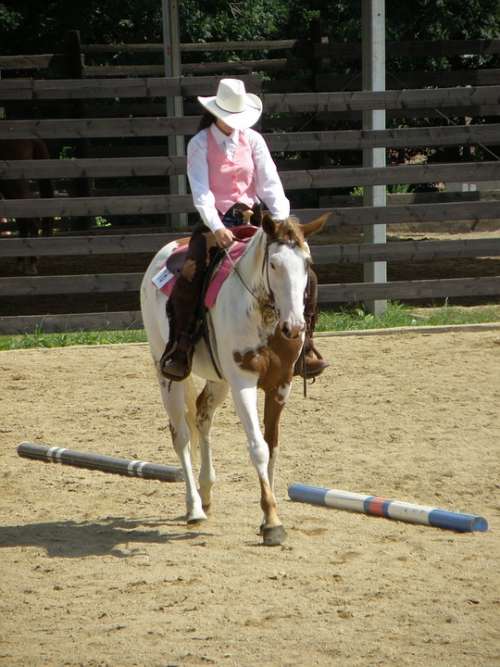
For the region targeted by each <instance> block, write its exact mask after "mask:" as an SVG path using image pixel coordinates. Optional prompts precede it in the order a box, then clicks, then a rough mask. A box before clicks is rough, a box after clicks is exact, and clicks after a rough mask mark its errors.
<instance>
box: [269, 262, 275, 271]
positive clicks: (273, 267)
mask: <svg viewBox="0 0 500 667" xmlns="http://www.w3.org/2000/svg"><path fill="white" fill-rule="evenodd" d="M270 264H271V269H272V270H273V271H274V270H275V269H276V266H275V265H274V262H270Z"/></svg>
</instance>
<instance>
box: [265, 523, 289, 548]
mask: <svg viewBox="0 0 500 667" xmlns="http://www.w3.org/2000/svg"><path fill="white" fill-rule="evenodd" d="M262 537H263V541H264V546H266V547H279V545H280V544H283V542H284V541H285V540H286V530H285V529H284V528H283V526H270V527H268V528H266V527H265V526H264V527H263V529H262Z"/></svg>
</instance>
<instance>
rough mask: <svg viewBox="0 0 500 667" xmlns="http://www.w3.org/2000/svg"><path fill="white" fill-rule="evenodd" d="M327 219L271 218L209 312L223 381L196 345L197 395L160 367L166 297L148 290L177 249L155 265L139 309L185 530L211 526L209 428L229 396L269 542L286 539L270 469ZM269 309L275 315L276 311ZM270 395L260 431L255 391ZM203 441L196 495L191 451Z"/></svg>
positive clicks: (188, 382)
mask: <svg viewBox="0 0 500 667" xmlns="http://www.w3.org/2000/svg"><path fill="white" fill-rule="evenodd" d="M326 217H327V216H323V217H322V218H320V219H318V220H316V221H314V222H312V223H309V224H308V225H303V226H301V227H299V226H298V224H297V223H295V222H294V221H292V220H287V221H285V222H281V223H275V222H273V221H272V220H271V219H270V218H265V219H264V221H263V226H262V229H259V230H258V231H257V232H256V234H255V235H254V237H253V238H252V239H251V241H250V242H249V244H248V249H247V251H246V252H245V254H244V255H243V256H242V257H241V258H240V260H239V261H238V264H237V269H238V273H235V272H233V273H232V274H231V275H230V276H229V277H228V279H227V280H226V282H225V283H224V285H223V286H222V288H221V290H220V293H219V296H218V299H217V302H216V304H215V306H214V307H213V308H212V309H211V311H210V313H209V322H210V327H211V330H212V331H213V333H214V337H215V341H216V345H217V356H218V361H219V364H220V370H221V372H222V375H223V380H220V378H219V377H218V376H217V374H216V371H215V369H214V368H213V365H212V362H211V358H210V354H209V352H208V350H207V347H206V344H205V342H204V341H203V340H200V341H199V343H198V344H197V346H196V349H195V353H194V357H193V374H195V375H197V376H199V377H202V378H205V379H206V380H207V382H206V385H205V388H204V389H203V391H202V393H201V394H200V395H199V396H196V392H195V388H194V383H193V380H192V378H191V377H188V378H187V379H186V380H184V381H182V382H173V383H169V382H165V381H164V379H163V378H162V376H161V375H160V373H159V370H158V368H159V361H160V358H161V355H162V353H163V350H164V348H165V344H166V341H167V340H168V321H167V318H166V317H165V305H166V299H167V297H166V296H165V295H164V294H163V293H162V292H161V291H160V290H158V289H157V288H156V287H155V286H154V285H153V283H152V278H153V276H154V275H156V273H157V272H158V271H159V270H160V268H161V267H162V266H163V265H164V263H165V261H166V259H167V258H168V257H169V255H170V254H171V252H172V251H173V249H174V248H175V244H169V245H167V246H165V247H164V248H162V249H161V250H160V251H159V252H158V253H157V255H156V256H155V258H154V259H153V261H152V262H151V264H150V266H149V268H148V270H147V271H146V274H145V276H144V279H143V282H142V285H141V308H142V314H143V320H144V326H145V329H146V332H147V335H148V340H149V345H150V349H151V353H152V356H153V360H154V362H155V365H156V369H157V373H158V379H159V384H160V391H161V395H162V399H163V403H164V406H165V409H166V411H167V413H168V416H169V421H170V428H171V434H172V442H173V445H174V448H175V451H176V452H177V455H178V456H179V460H180V462H181V465H182V468H183V471H184V477H185V480H186V508H187V521H188V523H196V522H199V521H203V520H205V519H206V518H207V516H206V513H205V510H206V509H208V508H209V506H210V504H211V491H212V486H213V483H214V481H215V473H214V469H213V463H212V459H211V447H210V427H211V424H212V420H213V417H214V414H215V410H216V408H217V407H218V406H219V405H220V404H221V403H222V401H223V400H224V398H225V396H226V394H227V391H228V389H229V388H230V389H231V393H232V396H233V401H234V406H235V409H236V412H237V414H238V416H239V418H240V421H241V424H242V426H243V428H244V430H245V433H246V436H247V447H248V451H249V454H250V458H251V461H252V463H253V465H254V467H255V469H256V471H257V475H258V479H259V484H260V490H261V507H262V510H263V512H264V521H263V535H264V544H269V545H274V544H280V543H281V542H282V541H283V540H284V538H285V535H286V533H285V531H284V529H283V527H282V524H281V521H280V519H279V516H278V511H277V506H276V499H275V497H274V492H273V486H274V465H275V462H276V451H277V445H278V439H279V418H280V415H281V412H282V410H283V407H284V406H285V404H286V400H287V398H288V395H289V392H290V384H291V379H292V373H293V366H294V363H295V361H296V359H297V358H298V356H299V354H300V350H301V348H302V345H303V340H304V327H305V322H304V290H305V286H306V280H307V266H308V263H309V262H310V253H309V248H308V246H307V243H306V241H305V238H306V237H307V235H308V234H311V233H314V232H315V231H318V230H319V229H320V228H321V227H322V226H323V224H324V222H325V221H326ZM271 306H272V307H271ZM258 387H261V388H262V389H263V390H264V391H265V394H266V396H265V408H264V421H265V432H264V434H263V433H262V431H261V429H260V425H259V415H258V411H257V388H258ZM198 440H199V444H200V453H201V465H200V475H199V491H198V488H197V484H196V480H195V477H194V473H193V469H192V463H191V453H190V444H191V445H192V446H193V445H194V444H195V443H196V442H197V441H198Z"/></svg>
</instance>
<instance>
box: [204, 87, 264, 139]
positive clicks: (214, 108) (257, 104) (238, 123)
mask: <svg viewBox="0 0 500 667" xmlns="http://www.w3.org/2000/svg"><path fill="white" fill-rule="evenodd" d="M198 102H199V103H200V104H201V105H202V106H203V107H205V109H206V110H207V111H210V113H211V114H212V115H214V116H215V117H216V118H219V119H220V120H222V121H223V122H224V123H226V125H229V127H232V128H233V130H246V129H247V128H249V127H252V125H255V123H256V122H257V121H258V120H259V118H260V117H261V114H262V100H261V99H260V98H259V97H257V95H254V94H253V93H247V94H246V107H245V109H244V110H243V111H238V112H233V111H225V110H224V109H222V108H221V107H220V106H219V105H218V104H217V102H216V97H215V96H213V97H198Z"/></svg>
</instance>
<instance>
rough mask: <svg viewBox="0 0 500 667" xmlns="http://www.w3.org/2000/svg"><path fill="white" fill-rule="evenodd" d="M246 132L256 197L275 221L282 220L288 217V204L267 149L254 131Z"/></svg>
mask: <svg viewBox="0 0 500 667" xmlns="http://www.w3.org/2000/svg"><path fill="white" fill-rule="evenodd" d="M247 132H248V135H247V136H248V139H249V141H250V145H251V147H252V156H253V162H254V167H255V185H256V190H257V196H258V197H259V199H260V200H261V201H262V202H264V204H265V205H266V206H267V208H268V209H269V212H270V214H271V216H272V217H273V218H274V219H275V220H284V219H285V218H288V217H289V215H290V202H289V201H288V199H287V198H286V196H285V192H284V190H283V185H282V183H281V179H280V177H279V174H278V170H277V169H276V165H275V164H274V161H273V158H272V157H271V153H270V152H269V148H268V147H267V144H266V142H265V140H264V137H263V136H262V135H261V134H259V133H258V132H256V131H255V130H247Z"/></svg>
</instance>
